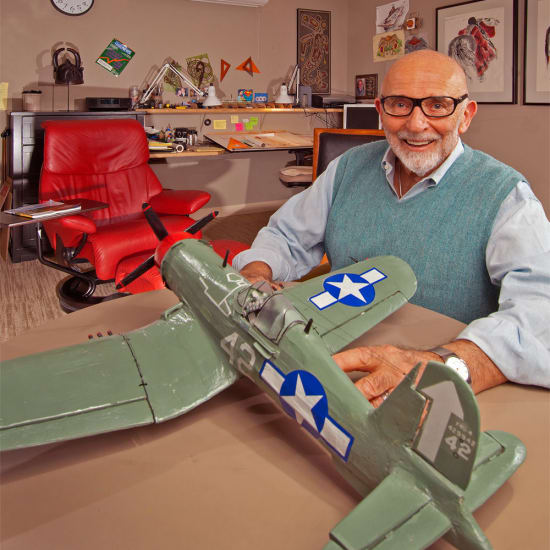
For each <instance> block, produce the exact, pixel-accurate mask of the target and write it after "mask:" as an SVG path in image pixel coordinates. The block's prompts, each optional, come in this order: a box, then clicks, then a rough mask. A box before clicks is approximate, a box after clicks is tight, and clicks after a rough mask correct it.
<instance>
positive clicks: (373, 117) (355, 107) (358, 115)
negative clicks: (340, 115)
mask: <svg viewBox="0 0 550 550" xmlns="http://www.w3.org/2000/svg"><path fill="white" fill-rule="evenodd" d="M344 128H351V129H358V130H376V129H380V128H382V126H381V124H380V120H379V117H378V112H377V111H376V107H375V106H374V105H373V104H371V103H352V104H349V105H344Z"/></svg>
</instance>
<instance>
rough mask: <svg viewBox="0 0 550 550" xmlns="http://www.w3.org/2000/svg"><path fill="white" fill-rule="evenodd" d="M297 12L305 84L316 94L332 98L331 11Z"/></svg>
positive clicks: (299, 57)
mask: <svg viewBox="0 0 550 550" xmlns="http://www.w3.org/2000/svg"><path fill="white" fill-rule="evenodd" d="M297 11H298V37H297V47H298V54H297V57H298V63H299V64H300V67H301V73H300V79H301V84H303V85H304V86H311V91H312V92H313V93H314V94H330V11H321V10H303V9H298V10H297Z"/></svg>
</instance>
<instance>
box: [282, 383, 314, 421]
mask: <svg viewBox="0 0 550 550" xmlns="http://www.w3.org/2000/svg"><path fill="white" fill-rule="evenodd" d="M281 399H284V400H285V401H286V402H287V403H288V404H289V405H290V406H291V407H292V408H293V409H294V413H295V415H296V422H298V424H302V422H303V421H304V420H306V422H307V423H308V424H309V425H310V426H311V427H312V428H315V429H317V425H316V423H315V419H314V418H313V414H312V412H311V409H313V407H315V405H317V403H319V401H320V400H321V399H323V395H306V392H305V390H304V385H303V383H302V379H301V378H300V375H298V376H297V378H296V389H295V390H294V395H281Z"/></svg>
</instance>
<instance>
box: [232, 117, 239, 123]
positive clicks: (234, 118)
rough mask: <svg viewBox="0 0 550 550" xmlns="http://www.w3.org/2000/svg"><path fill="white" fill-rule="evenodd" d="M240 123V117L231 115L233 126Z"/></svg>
mask: <svg viewBox="0 0 550 550" xmlns="http://www.w3.org/2000/svg"><path fill="white" fill-rule="evenodd" d="M237 122H239V115H231V124H237Z"/></svg>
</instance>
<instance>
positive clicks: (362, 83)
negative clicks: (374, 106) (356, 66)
mask: <svg viewBox="0 0 550 550" xmlns="http://www.w3.org/2000/svg"><path fill="white" fill-rule="evenodd" d="M377 95H378V74H358V75H357V76H356V77H355V99H357V100H359V99H376V96H377Z"/></svg>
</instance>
